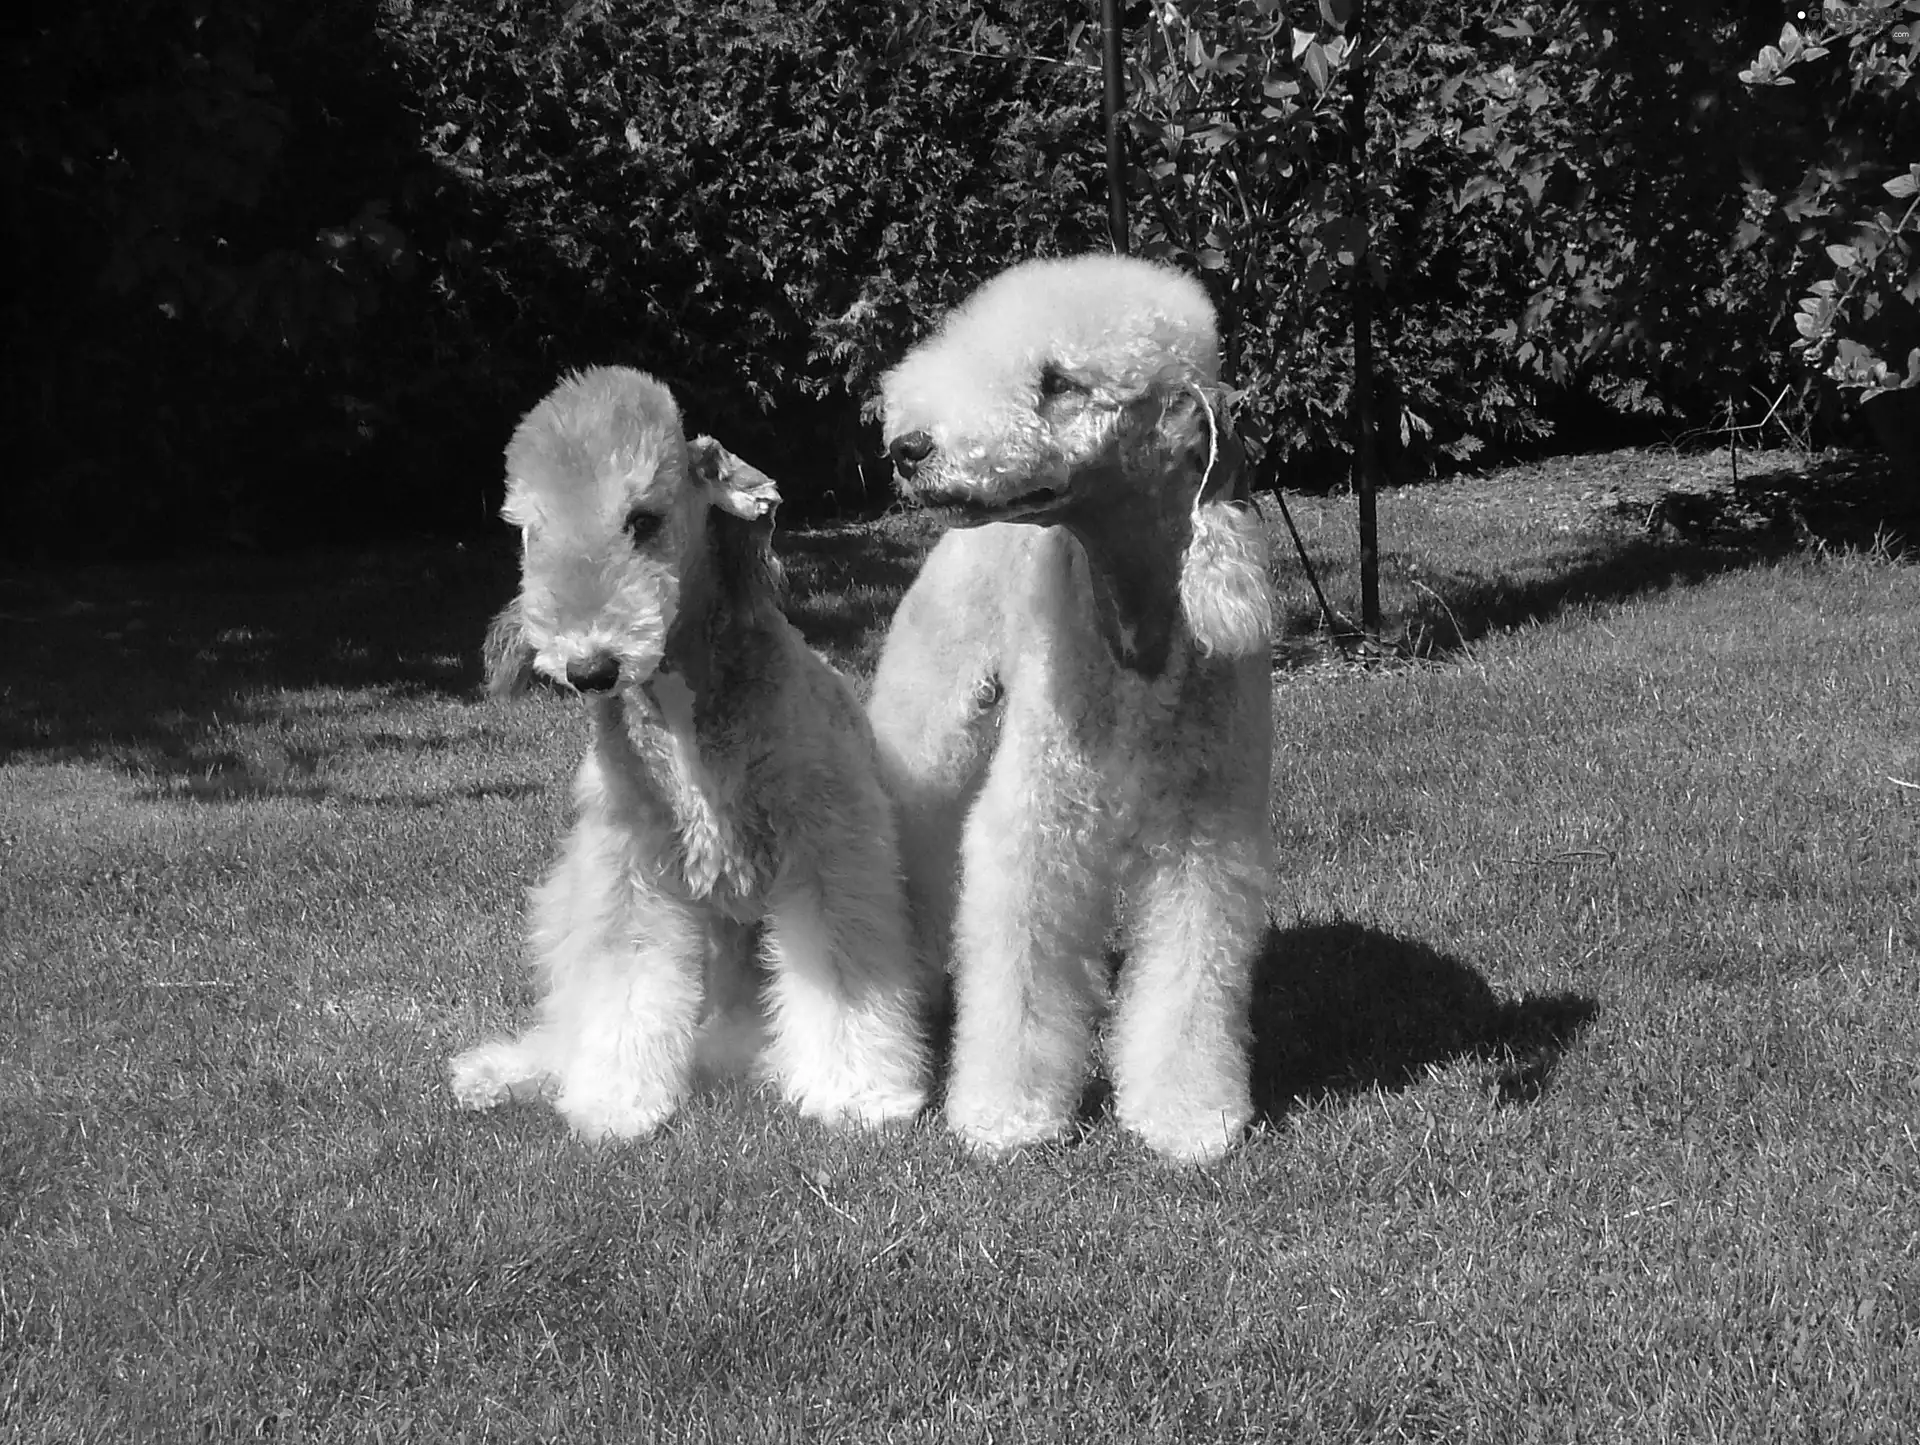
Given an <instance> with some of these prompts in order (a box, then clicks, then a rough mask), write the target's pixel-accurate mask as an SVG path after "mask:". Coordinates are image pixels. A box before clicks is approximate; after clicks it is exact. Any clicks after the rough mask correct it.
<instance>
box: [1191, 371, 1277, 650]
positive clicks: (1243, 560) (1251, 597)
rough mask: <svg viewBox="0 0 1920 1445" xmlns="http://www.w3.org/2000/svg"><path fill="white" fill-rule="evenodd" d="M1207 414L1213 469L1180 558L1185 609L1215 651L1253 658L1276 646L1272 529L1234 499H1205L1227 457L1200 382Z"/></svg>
mask: <svg viewBox="0 0 1920 1445" xmlns="http://www.w3.org/2000/svg"><path fill="white" fill-rule="evenodd" d="M1192 390H1193V394H1194V396H1195V398H1196V399H1198V401H1199V403H1200V410H1201V412H1202V414H1203V415H1205V417H1206V419H1207V469H1206V471H1205V472H1204V473H1202V474H1201V477H1200V485H1199V487H1198V488H1197V489H1196V490H1195V492H1194V494H1193V536H1192V538H1191V539H1190V540H1189V541H1188V543H1187V550H1186V552H1185V553H1184V554H1183V555H1182V557H1181V559H1180V610H1181V612H1182V613H1183V614H1184V615H1185V617H1186V621H1187V630H1188V631H1189V632H1191V633H1192V634H1193V640H1194V641H1195V642H1196V643H1197V644H1198V645H1199V647H1200V651H1201V652H1203V653H1205V654H1207V655H1208V656H1211V655H1213V654H1214V653H1216V652H1217V653H1221V654H1223V655H1225V656H1227V657H1246V656H1249V655H1251V654H1253V653H1263V652H1267V651H1269V650H1270V649H1271V647H1272V645H1273V588H1272V584H1271V583H1270V582H1269V581H1268V580H1267V529H1266V528H1265V527H1264V526H1263V525H1261V522H1260V518H1259V515H1258V514H1257V513H1255V512H1252V511H1251V510H1249V509H1247V508H1244V507H1240V506H1236V505H1235V504H1233V503H1232V502H1226V501H1213V502H1209V501H1207V500H1206V495H1207V488H1208V486H1209V485H1210V484H1211V483H1212V481H1213V469H1214V468H1215V467H1216V466H1218V465H1219V463H1220V421H1219V418H1218V417H1216V416H1215V415H1214V412H1213V404H1212V402H1210V401H1209V400H1208V399H1207V394H1206V393H1205V392H1204V391H1202V390H1201V389H1200V388H1199V387H1197V386H1196V387H1194V388H1192Z"/></svg>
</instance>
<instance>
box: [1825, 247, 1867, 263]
mask: <svg viewBox="0 0 1920 1445" xmlns="http://www.w3.org/2000/svg"><path fill="white" fill-rule="evenodd" d="M1827 259H1828V260H1830V261H1831V262H1833V264H1834V265H1836V266H1855V265H1858V264H1859V262H1860V253H1859V252H1858V251H1857V250H1855V249H1854V248H1853V247H1852V246H1842V245H1838V244H1836V245H1832V246H1829V247H1827Z"/></svg>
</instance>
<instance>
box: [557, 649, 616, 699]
mask: <svg viewBox="0 0 1920 1445" xmlns="http://www.w3.org/2000/svg"><path fill="white" fill-rule="evenodd" d="M567 681H568V682H569V683H570V684H571V685H572V686H573V687H574V688H575V689H576V690H577V691H580V692H612V691H613V688H614V684H615V683H617V682H619V681H620V659H619V658H617V657H615V656H614V655H613V654H612V653H611V652H596V653H594V654H593V655H592V656H591V657H583V658H580V659H579V660H578V661H575V662H569V663H568V664H567Z"/></svg>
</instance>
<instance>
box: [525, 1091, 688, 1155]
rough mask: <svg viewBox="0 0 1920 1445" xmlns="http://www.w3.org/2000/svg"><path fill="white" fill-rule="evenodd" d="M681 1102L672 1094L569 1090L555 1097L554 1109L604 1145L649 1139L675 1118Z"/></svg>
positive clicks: (589, 1139) (577, 1131) (590, 1140)
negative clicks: (584, 1092) (589, 1092)
mask: <svg viewBox="0 0 1920 1445" xmlns="http://www.w3.org/2000/svg"><path fill="white" fill-rule="evenodd" d="M679 1102H680V1101H679V1099H678V1097H677V1096H674V1095H669V1094H645V1095H641V1094H633V1093H622V1094H582V1093H579V1092H570V1093H566V1094H563V1095H561V1096H560V1098H559V1099H557V1100H555V1102H554V1108H556V1109H557V1110H559V1112H560V1117H561V1118H563V1119H565V1120H566V1121H567V1124H568V1126H569V1127H570V1128H572V1130H573V1132H574V1133H575V1134H577V1135H579V1136H580V1137H581V1138H582V1139H584V1140H586V1141H587V1142H588V1143H590V1144H602V1143H613V1142H616V1141H621V1140H629V1139H644V1138H646V1137H647V1136H648V1135H650V1134H652V1133H653V1132H654V1131H655V1130H657V1129H658V1128H659V1127H660V1126H661V1125H662V1124H664V1123H666V1122H667V1120H668V1119H670V1118H672V1117H673V1111H674V1109H675V1108H677V1107H678V1105H679Z"/></svg>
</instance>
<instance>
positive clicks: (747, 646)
mask: <svg viewBox="0 0 1920 1445" xmlns="http://www.w3.org/2000/svg"><path fill="white" fill-rule="evenodd" d="M507 475H508V491H507V500H506V506H505V507H504V508H503V515H504V516H505V517H506V518H507V520H508V521H510V522H513V523H515V524H517V525H518V526H519V527H520V528H521V529H522V536H523V539H524V542H523V551H522V568H521V587H520V592H519V596H518V597H517V598H516V599H515V601H514V602H513V603H512V604H510V605H509V607H508V608H507V609H506V610H505V611H504V612H503V613H502V615H501V617H500V618H499V619H497V620H496V622H495V625H494V628H493V629H492V634H491V635H490V637H489V640H488V649H489V666H490V669H491V670H492V671H493V672H494V674H495V676H494V678H493V681H494V683H495V684H496V686H499V687H505V688H508V689H510V688H511V687H512V686H513V685H514V684H516V683H519V682H523V681H525V680H526V677H527V675H528V672H530V671H531V672H537V673H539V674H541V675H543V676H545V677H546V678H548V679H550V680H551V681H553V682H556V683H560V684H562V685H564V686H566V687H569V688H571V689H573V690H574V691H576V692H577V693H578V694H579V695H580V696H581V697H582V698H583V699H584V700H585V703H586V709H587V713H588V715H589V717H590V718H591V721H592V743H591V746H590V748H589V750H588V752H587V756H586V760H585V762H584V763H582V765H581V767H580V771H579V775H578V778H577V780H576V782H575V784H574V801H575V805H576V810H577V818H576V821H575V823H574V826H573V829H572V832H571V833H570V834H569V835H568V837H567V839H566V842H565V844H564V846H563V847H562V849H561V853H560V858H559V861H558V863H557V864H556V865H555V866H554V868H553V870H552V872H551V874H550V875H549V876H548V878H547V880H546V881H545V882H544V883H543V884H542V885H541V886H540V887H539V888H538V889H537V890H536V891H535V892H534V894H533V898H532V908H531V918H530V927H529V939H530V951H531V953H532V955H533V958H534V961H535V963H536V964H537V965H538V969H539V972H540V974H541V977H542V982H543V986H544V997H543V998H542V1000H541V1003H540V1011H539V1018H538V1021H537V1022H536V1023H535V1024H534V1026H533V1028H532V1029H531V1030H530V1031H529V1032H527V1033H525V1034H522V1035H521V1036H520V1037H518V1038H516V1039H511V1040H499V1041H495V1042H490V1043H483V1044H481V1045H479V1046H477V1047H475V1048H472V1049H469V1050H467V1051H466V1052H465V1053H462V1054H460V1055H459V1056H458V1057H456V1058H455V1059H454V1060H453V1063H452V1067H451V1075H452V1083H453V1091H454V1094H455V1096H456V1097H457V1098H458V1099H459V1101H460V1102H461V1103H462V1104H465V1105H467V1106H468V1107H471V1108H489V1107H492V1106H493V1105H496V1104H501V1103H505V1102H507V1101H508V1100H509V1099H523V1098H547V1099H550V1100H551V1101H552V1103H553V1105H554V1107H555V1108H557V1109H558V1110H559V1112H560V1113H561V1114H562V1115H563V1116H564V1117H565V1118H566V1120H567V1121H568V1123H569V1124H571V1125H572V1127H573V1129H574V1130H575V1131H576V1132H577V1133H579V1134H581V1135H582V1136H585V1137H588V1138H609V1137H611V1138H636V1137H640V1136H643V1135H646V1134H648V1133H650V1132H651V1131H652V1130H653V1129H655V1128H656V1127H657V1126H658V1125H659V1124H660V1123H661V1122H662V1121H663V1120H665V1119H666V1118H667V1117H668V1116H669V1115H670V1114H671V1113H672V1112H673V1110H674V1108H675V1107H676V1105H677V1104H678V1103H679V1101H680V1100H681V1098H682V1097H683V1095H684V1094H685V1092H686V1091H687V1089H688V1087H689V1084H690V1082H691V1080H692V1079H693V1078H694V1076H695V1072H696V1062H705V1061H707V1057H708V1055H709V1054H710V1053H711V1054H721V1053H727V1052H730V1051H732V1050H733V1049H734V1048H735V1046H736V1045H737V1043H738V1041H739V1039H740V1037H741V1035H742V1033H743V1032H746V1033H747V1034H748V1036H749V1037H751V1025H750V1023H749V1025H748V1026H747V1028H746V1029H745V1030H743V1029H742V1026H741V1025H742V1017H743V1015H744V1016H745V1018H746V1019H748V1020H751V1018H752V1017H753V1016H754V1014H755V1013H757V1011H758V1010H757V1009H756V1008H754V1007H753V1005H754V1004H755V1003H757V1002H758V1000H757V997H756V988H755V984H756V980H755V973H756V969H755V961H754V958H753V947H752V944H753V938H754V935H755V932H756V929H757V928H758V927H759V926H760V925H762V924H763V923H764V933H765V944H764V953H765V963H766V966H767V980H766V989H765V1000H764V1006H765V1012H766V1013H767V1014H768V1015H769V1016H770V1023H771V1027H770V1030H769V1031H768V1032H769V1034H770V1037H768V1039H767V1040H766V1043H765V1064H766V1066H767V1068H768V1070H769V1072H770V1073H771V1074H772V1076H773V1077H774V1079H775V1080H776V1081H777V1082H778V1083H779V1085H780V1086H781V1088H782V1090H783V1092H784V1093H785V1095H786V1097H787V1098H788V1100H790V1101H791V1102H792V1103H794V1104H795V1105H797V1106H798V1107H799V1108H800V1110H801V1111H802V1112H803V1113H806V1114H808V1115H812V1116H815V1117H818V1118H821V1119H825V1120H827V1121H829V1122H835V1123H838V1122H860V1123H878V1122H880V1121H883V1120H888V1119H894V1118H898V1117H902V1116H906V1115H911V1114H914V1113H916V1112H918V1111H919V1109H920V1108H921V1106H922V1104H923V1102H924V1100H925V1094H926V1087H927V1074H928V1071H929V1058H928V1053H927V1045H926V1040H925V1024H926V1018H925V1014H926V1011H927V1004H928V996H929V994H930V993H931V991H932V983H933V977H934V976H933V975H932V972H931V970H929V969H927V968H925V967H924V966H923V963H922V960H921V958H920V956H919V955H918V954H917V953H916V950H915V948H914V944H913V940H912V937H911V931H910V927H909V924H908V921H907V910H906V903H905V898H904V895H903V892H902V883H901V877H900V867H899V861H898V848H897V840H896V834H895V825H894V816H893V811H892V805H891V802H890V801H889V799H888V796H887V794H886V792H885V791H884V788H883V785H882V781H881V775H880V771H879V765H878V758H877V755H876V752H875V747H874V740H873V735H872V732H871V730H870V729H869V727H868V725H867V722H866V718H865V715H864V714H863V713H862V711H861V709H860V705H859V702H858V700H857V699H856V698H855V696H854V694H853V692H852V691H851V689H850V688H849V687H848V685H847V683H846V681H845V679H843V678H842V677H841V676H840V675H839V674H838V673H837V672H835V671H834V670H833V669H832V668H831V667H830V666H828V665H827V663H826V662H825V661H824V660H823V659H822V658H820V657H819V656H818V655H817V654H815V653H814V652H813V651H811V650H810V649H809V648H808V647H807V645H806V644H805V643H804V642H803V641H802V640H801V637H800V634H799V633H798V632H796V631H795V630H794V628H793V626H792V625H791V624H790V623H789V622H788V621H787V619H786V617H785V616H784V615H783V614H782V612H781V610H780V605H779V593H778V585H777V584H778V571H777V565H776V563H775V562H774V559H773V554H772V551H771V549H770V546H769V537H770V534H771V532H772V528H773V511H774V508H775V507H776V506H777V505H778V503H779V500H780V499H779V494H778V492H777V491H776V490H775V488H774V484H773V482H772V481H771V479H769V478H768V477H767V476H765V475H764V474H762V473H760V472H758V471H755V470H754V469H753V468H752V467H750V466H747V465H746V464H745V463H744V462H741V461H740V460H739V459H738V458H736V457H734V456H732V455H731V454H730V453H728V452H727V451H726V450H725V449H724V448H722V447H721V446H720V445H719V444H718V443H716V442H714V441H712V440H711V439H709V438H701V439H699V440H696V441H693V442H688V441H687V440H686V439H685V438H684V436H683V434H682V431H681V422H680V414H679V411H678V409H677V408H676V406H675V405H674V401H673V397H672V396H671V394H670V393H669V392H668V391H667V389H666V388H665V387H664V386H662V385H660V384H659V383H658V382H657V381H655V380H654V379H653V378H651V377H649V376H647V375H646V374H645V373H643V372H638V371H633V370H628V369H624V368H614V367H604V368H596V369H593V370H590V371H587V372H584V373H581V374H579V375H576V376H572V377H570V378H568V379H567V380H565V381H564V382H562V384H561V385H560V386H559V387H558V388H557V389H556V390H555V391H554V392H553V393H552V394H551V395H550V396H548V397H547V398H546V399H545V400H544V401H542V402H541V403H540V404H539V405H538V406H536V407H535V408H534V409H533V410H532V411H531V412H529V413H528V414H527V416H526V418H525V419H524V420H523V421H522V422H521V423H520V426H519V429H518V430H517V431H515V433H514V435H513V439H512V441H511V443H510V444H509V445H508V447H507ZM743 1001H744V1002H745V1003H746V1005H747V1007H746V1008H744V1009H742V1008H741V1007H739V1005H740V1004H741V1003H742V1002H743ZM703 1009H704V1014H703ZM697 1055H698V1056H699V1058H698V1060H697V1058H696V1056H697Z"/></svg>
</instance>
